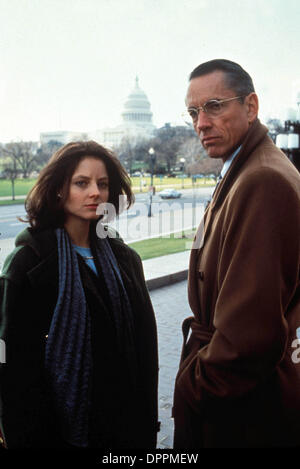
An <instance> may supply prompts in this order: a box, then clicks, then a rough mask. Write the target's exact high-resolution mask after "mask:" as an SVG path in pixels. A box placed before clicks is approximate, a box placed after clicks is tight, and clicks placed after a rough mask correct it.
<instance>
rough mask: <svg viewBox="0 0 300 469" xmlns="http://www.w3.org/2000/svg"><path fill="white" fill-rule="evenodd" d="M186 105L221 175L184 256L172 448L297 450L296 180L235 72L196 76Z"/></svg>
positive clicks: (299, 248) (228, 67)
mask: <svg viewBox="0 0 300 469" xmlns="http://www.w3.org/2000/svg"><path fill="white" fill-rule="evenodd" d="M186 105H187V109H188V112H189V114H190V117H191V120H192V122H193V125H194V129H195V131H196V132H197V134H198V136H199V138H200V140H201V143H202V145H203V146H204V148H205V149H206V151H207V154H208V156H209V157H210V158H222V159H223V162H224V166H223V169H222V172H221V175H222V179H221V181H220V182H219V184H218V186H217V188H216V189H215V192H214V194H213V197H212V200H211V202H210V204H209V206H208V207H207V209H206V211H205V214H204V233H203V234H202V237H201V233H198V235H196V238H195V243H194V246H193V247H194V249H192V252H191V258H190V267H189V279H188V292H189V302H190V306H191V309H192V311H193V314H194V316H193V317H192V318H187V319H186V320H185V321H184V323H183V332H184V346H183V350H182V356H181V362H180V367H179V371H178V374H177V378H176V384H175V393H174V409H173V415H174V421H175V435H174V447H175V448H176V449H183V448H184V449H187V448H200V447H203V448H209V447H211V448H216V447H233V448H237V447H286V446H291V447H292V446H300V363H299V364H298V362H299V361H300V359H298V354H297V347H299V344H298V340H297V336H296V330H297V328H298V327H299V326H300V274H299V273H300V175H299V173H298V171H297V170H296V168H295V167H294V166H293V165H292V163H291V162H290V161H289V160H288V158H287V157H286V156H285V155H284V154H283V153H282V152H281V151H280V150H279V149H278V148H277V147H276V146H275V145H274V144H273V142H272V141H271V139H270V138H269V137H268V136H267V131H268V130H267V128H266V127H265V126H263V125H262V124H261V123H260V121H259V120H258V118H257V113H258V98H257V95H256V94H255V91H254V87H253V83H252V80H251V78H250V76H249V75H248V73H247V72H245V71H244V70H243V69H242V68H241V67H240V66H239V65H238V64H236V63H233V62H231V61H228V60H212V61H210V62H206V63H204V64H202V65H200V66H198V67H197V68H196V69H195V70H194V71H193V72H192V73H191V75H190V83H189V87H188V91H187V96H186ZM190 328H191V334H190V337H189V339H188V341H187V337H188V333H189V330H190ZM299 343H300V342H299ZM299 355H300V354H299Z"/></svg>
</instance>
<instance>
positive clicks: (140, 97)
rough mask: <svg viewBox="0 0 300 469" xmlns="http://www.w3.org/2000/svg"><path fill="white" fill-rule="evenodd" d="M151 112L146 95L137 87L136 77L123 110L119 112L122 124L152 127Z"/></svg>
mask: <svg viewBox="0 0 300 469" xmlns="http://www.w3.org/2000/svg"><path fill="white" fill-rule="evenodd" d="M152 115H153V114H152V112H151V110H150V102H149V100H148V98H147V95H146V94H145V93H144V91H143V90H142V89H141V88H140V87H139V80H138V77H136V79H135V87H134V89H133V90H132V92H131V93H130V94H129V96H128V98H127V100H126V102H125V104H124V110H123V112H122V114H121V116H122V119H123V122H124V124H127V125H132V124H133V125H135V126H142V127H151V128H152V127H153V124H152Z"/></svg>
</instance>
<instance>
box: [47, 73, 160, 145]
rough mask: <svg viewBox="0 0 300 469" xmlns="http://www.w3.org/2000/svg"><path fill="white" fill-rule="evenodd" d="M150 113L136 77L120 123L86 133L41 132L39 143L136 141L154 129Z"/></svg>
mask: <svg viewBox="0 0 300 469" xmlns="http://www.w3.org/2000/svg"><path fill="white" fill-rule="evenodd" d="M152 115H153V114H152V112H151V105H150V102H149V100H148V98H147V95H146V94H145V93H144V91H143V90H142V89H141V88H140V87H139V80H138V77H136V79H135V87H134V88H133V90H132V91H131V93H130V94H129V95H128V97H127V99H126V101H125V103H124V107H123V111H122V113H121V123H120V125H118V126H116V127H106V128H103V129H99V130H95V131H91V132H88V133H83V132H72V131H65V130H58V131H56V132H42V133H41V134H40V143H41V144H43V143H48V142H50V141H57V142H60V143H62V144H65V143H68V142H71V141H77V140H89V139H92V140H95V141H96V142H98V143H100V144H102V145H104V146H107V147H110V148H114V147H117V146H118V145H120V143H121V141H122V140H123V139H124V138H129V139H130V140H131V141H136V140H138V139H139V138H149V137H151V136H152V135H153V131H154V129H155V126H154V125H153V123H152Z"/></svg>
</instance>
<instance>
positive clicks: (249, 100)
mask: <svg viewBox="0 0 300 469" xmlns="http://www.w3.org/2000/svg"><path fill="white" fill-rule="evenodd" d="M245 104H246V106H247V115H248V122H249V124H252V122H254V121H255V119H256V118H257V114H258V97H257V94H256V93H250V94H248V96H246V98H245Z"/></svg>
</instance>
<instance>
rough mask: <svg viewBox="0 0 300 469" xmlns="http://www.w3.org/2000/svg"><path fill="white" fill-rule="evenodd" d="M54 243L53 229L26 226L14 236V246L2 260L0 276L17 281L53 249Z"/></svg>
mask: <svg viewBox="0 0 300 469" xmlns="http://www.w3.org/2000/svg"><path fill="white" fill-rule="evenodd" d="M54 243H55V237H54V232H53V231H51V232H50V231H49V230H47V231H44V232H38V231H35V230H32V229H31V228H26V229H25V230H23V231H22V232H21V233H19V235H18V236H17V237H16V240H15V248H14V250H13V251H12V252H11V253H10V254H9V255H8V256H7V257H6V259H5V261H4V264H3V268H2V272H1V278H4V279H5V278H6V279H9V280H12V281H14V282H16V283H18V281H21V280H22V279H23V278H24V275H25V274H26V273H27V272H29V271H30V270H31V269H33V268H34V267H35V266H36V265H37V264H38V263H39V262H40V261H41V260H42V259H43V258H44V257H46V256H47V254H49V253H50V252H51V251H52V250H53V248H54V246H55V244H54Z"/></svg>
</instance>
